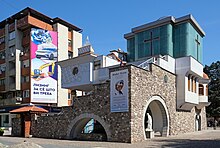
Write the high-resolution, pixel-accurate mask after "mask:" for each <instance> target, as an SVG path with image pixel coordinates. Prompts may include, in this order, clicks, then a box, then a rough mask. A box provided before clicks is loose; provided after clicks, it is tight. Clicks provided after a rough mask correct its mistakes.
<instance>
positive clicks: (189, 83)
mask: <svg viewBox="0 0 220 148" xmlns="http://www.w3.org/2000/svg"><path fill="white" fill-rule="evenodd" d="M188 91H190V75H188Z"/></svg>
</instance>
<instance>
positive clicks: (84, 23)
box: [0, 0, 220, 65]
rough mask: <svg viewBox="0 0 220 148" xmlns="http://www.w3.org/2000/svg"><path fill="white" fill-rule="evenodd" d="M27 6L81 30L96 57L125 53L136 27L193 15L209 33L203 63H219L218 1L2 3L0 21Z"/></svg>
mask: <svg viewBox="0 0 220 148" xmlns="http://www.w3.org/2000/svg"><path fill="white" fill-rule="evenodd" d="M26 7H31V8H33V9H35V10H37V11H39V12H41V13H44V14H46V15H47V16H49V17H52V18H54V17H60V18H62V19H64V20H66V21H68V22H70V23H72V24H74V25H76V26H78V27H80V28H82V29H83V32H82V34H83V41H85V38H86V36H89V39H90V42H91V43H92V45H93V48H94V50H95V52H96V53H97V54H107V53H108V52H109V50H112V49H117V48H121V49H122V50H124V51H126V40H125V39H124V37H123V36H124V34H125V33H128V32H130V31H131V28H133V27H136V26H139V25H142V24H145V23H148V22H151V21H154V20H157V19H159V18H160V17H163V16H169V15H172V16H175V17H181V16H184V15H186V14H190V13H191V14H192V15H193V16H194V17H195V19H196V20H197V22H198V23H199V24H200V26H201V27H202V28H203V30H204V31H205V32H206V36H205V38H204V40H203V45H204V47H203V53H204V57H203V64H206V65H210V64H211V63H212V62H216V61H217V60H220V48H219V44H218V43H220V29H219V28H220V1H219V0H212V1H207V0H203V1H202V0H179V1H176V0H109V1H104V0H0V20H4V19H6V18H7V17H9V16H11V15H12V14H14V13H17V12H18V11H20V10H22V9H24V8H26Z"/></svg>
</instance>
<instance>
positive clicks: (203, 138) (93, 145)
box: [0, 128, 220, 148]
mask: <svg viewBox="0 0 220 148" xmlns="http://www.w3.org/2000/svg"><path fill="white" fill-rule="evenodd" d="M24 140H26V141H27V142H30V143H36V144H39V145H40V146H42V147H44V148H70V147H74V148H152V147H163V148H165V147H175V148H182V147H183V148H189V147H199V148H206V147H208V148H212V147H213V148H215V147H216V148H217V147H220V128H218V130H211V129H209V130H204V131H199V132H193V133H187V134H181V135H177V136H169V137H156V138H154V139H151V140H150V139H149V140H146V141H143V142H139V143H134V144H128V143H115V142H90V141H73V140H57V139H43V138H18V137H5V136H3V137H0V143H2V144H6V145H12V144H18V143H22V142H23V141H24Z"/></svg>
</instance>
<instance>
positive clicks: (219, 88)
mask: <svg viewBox="0 0 220 148" xmlns="http://www.w3.org/2000/svg"><path fill="white" fill-rule="evenodd" d="M204 72H205V73H206V74H207V75H208V76H209V78H210V79H211V82H210V83H209V92H208V93H209V102H211V104H210V105H209V106H208V107H207V114H208V115H209V116H212V117H218V116H220V61H217V62H216V63H214V62H213V63H212V64H211V65H210V66H207V65H206V66H205V68H204Z"/></svg>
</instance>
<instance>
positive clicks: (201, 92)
mask: <svg viewBox="0 0 220 148" xmlns="http://www.w3.org/2000/svg"><path fill="white" fill-rule="evenodd" d="M199 95H200V96H204V86H203V84H199Z"/></svg>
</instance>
